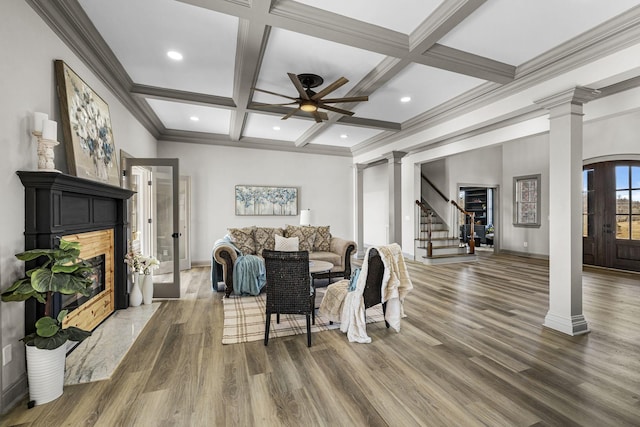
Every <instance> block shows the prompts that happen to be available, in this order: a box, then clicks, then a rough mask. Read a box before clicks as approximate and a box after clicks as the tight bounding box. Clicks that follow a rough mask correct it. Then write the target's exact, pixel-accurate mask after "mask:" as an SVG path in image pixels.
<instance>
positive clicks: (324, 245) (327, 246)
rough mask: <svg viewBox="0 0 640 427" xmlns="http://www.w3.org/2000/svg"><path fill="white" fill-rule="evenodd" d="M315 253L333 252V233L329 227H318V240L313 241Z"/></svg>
mask: <svg viewBox="0 0 640 427" xmlns="http://www.w3.org/2000/svg"><path fill="white" fill-rule="evenodd" d="M313 250H314V251H325V252H328V251H330V250H331V233H330V232H329V226H328V225H327V226H323V225H319V226H317V227H316V238H315V240H314V241H313Z"/></svg>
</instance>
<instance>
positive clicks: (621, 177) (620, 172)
mask: <svg viewBox="0 0 640 427" xmlns="http://www.w3.org/2000/svg"><path fill="white" fill-rule="evenodd" d="M627 188H629V166H616V190H624V189H627Z"/></svg>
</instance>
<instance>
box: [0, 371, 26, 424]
mask: <svg viewBox="0 0 640 427" xmlns="http://www.w3.org/2000/svg"><path fill="white" fill-rule="evenodd" d="M26 396H27V374H26V373H24V374H22V375H21V376H20V378H18V381H16V382H15V383H13V384H12V385H10V386H9V387H8V388H7V389H6V390H4V391H3V392H2V398H1V399H0V414H3V415H4V414H6V413H8V412H9V411H10V410H12V409H13V408H15V407H16V406H18V404H19V403H20V401H21V400H22V399H23V398H25V397H26Z"/></svg>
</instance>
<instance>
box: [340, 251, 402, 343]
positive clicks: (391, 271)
mask: <svg viewBox="0 0 640 427" xmlns="http://www.w3.org/2000/svg"><path fill="white" fill-rule="evenodd" d="M377 249H378V253H379V254H380V258H381V259H382V263H383V264H384V276H383V278H382V300H383V302H386V303H387V308H386V314H385V320H386V321H387V322H389V325H390V326H391V327H392V328H393V329H394V330H395V331H396V332H400V318H401V317H404V312H403V309H402V303H403V302H404V298H405V297H406V295H407V294H408V293H409V291H410V290H411V289H413V284H412V283H411V279H410V278H409V273H408V272H407V266H406V265H405V263H404V258H403V257H402V249H401V248H400V245H398V244H397V243H394V244H392V245H389V246H381V247H379V248H377ZM370 250H371V248H369V249H367V253H366V254H365V257H364V262H363V263H362V270H361V271H360V276H359V277H358V282H357V283H356V290H355V291H353V292H349V293H347V296H346V297H345V300H344V305H343V308H342V316H341V318H340V330H341V331H342V332H346V333H347V338H348V339H349V342H359V343H364V344H367V343H370V342H371V338H370V337H369V336H368V335H367V324H366V321H365V314H364V311H365V309H364V297H363V296H362V294H363V292H364V287H365V285H366V283H367V273H368V270H369V251H370Z"/></svg>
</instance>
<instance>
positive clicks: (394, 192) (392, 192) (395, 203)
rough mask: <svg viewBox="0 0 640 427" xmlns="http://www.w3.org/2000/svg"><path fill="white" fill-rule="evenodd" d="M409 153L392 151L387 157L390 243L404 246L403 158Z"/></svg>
mask: <svg viewBox="0 0 640 427" xmlns="http://www.w3.org/2000/svg"><path fill="white" fill-rule="evenodd" d="M406 155H407V153H405V152H403V151H392V152H390V153H388V154H387V155H385V158H386V159H387V161H388V162H389V239H388V240H389V241H388V242H387V243H398V244H400V245H401V244H402V158H403V157H404V156H406Z"/></svg>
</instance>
